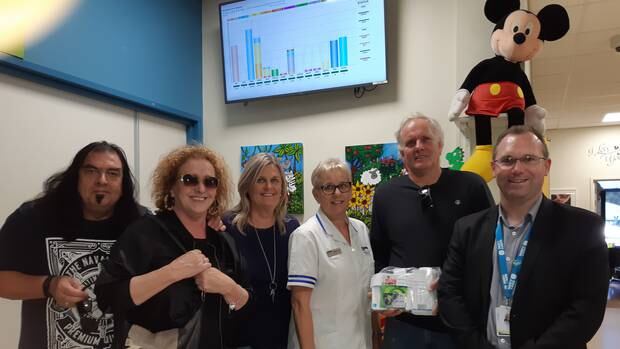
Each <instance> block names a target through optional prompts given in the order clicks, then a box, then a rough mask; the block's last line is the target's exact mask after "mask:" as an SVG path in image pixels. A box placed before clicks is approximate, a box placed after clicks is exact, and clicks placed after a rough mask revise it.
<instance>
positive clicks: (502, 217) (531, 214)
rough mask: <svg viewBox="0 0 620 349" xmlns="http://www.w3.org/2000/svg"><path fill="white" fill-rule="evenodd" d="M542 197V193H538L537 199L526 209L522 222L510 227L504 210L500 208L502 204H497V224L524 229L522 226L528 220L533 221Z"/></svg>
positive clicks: (528, 221) (527, 222)
mask: <svg viewBox="0 0 620 349" xmlns="http://www.w3.org/2000/svg"><path fill="white" fill-rule="evenodd" d="M542 198H543V196H542V194H540V197H539V198H538V200H536V202H534V204H533V205H532V207H530V209H529V210H528V211H527V214H526V215H525V217H524V219H523V222H522V223H521V225H519V226H518V227H512V226H510V225H508V224H507V222H508V220H506V218H505V215H504V211H503V210H502V205H498V207H499V218H498V219H497V222H498V224H501V225H502V227H503V228H504V229H511V230H516V231H519V232H522V231H524V230H525V229H524V228H526V227H527V225H528V224H529V223H530V222H534V220H535V219H536V215H537V214H538V209H539V208H540V204H541V203H542Z"/></svg>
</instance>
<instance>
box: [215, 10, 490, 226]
mask: <svg viewBox="0 0 620 349" xmlns="http://www.w3.org/2000/svg"><path fill="white" fill-rule="evenodd" d="M483 3H484V1H482V0H476V1H468V2H467V4H463V1H459V0H442V1H428V0H387V1H386V16H387V29H388V40H387V44H388V56H389V58H388V68H389V71H388V79H389V84H388V85H382V86H379V87H378V88H377V89H376V90H374V91H372V92H368V93H366V95H365V96H364V97H363V98H362V99H356V98H354V97H353V91H352V90H351V89H346V90H340V91H334V92H326V93H320V94H314V95H306V96H294V97H283V98H276V99H269V100H262V101H256V102H250V103H249V104H248V105H247V106H244V105H242V104H231V105H225V104H224V94H223V82H222V61H221V48H220V38H219V35H220V34H219V18H218V1H208V0H205V1H203V40H204V43H203V50H204V51H203V62H204V71H203V76H204V79H203V83H204V111H205V112H204V115H205V143H206V144H207V145H209V146H211V147H213V148H214V149H216V150H217V151H219V152H220V153H222V154H223V156H224V157H225V158H226V160H227V162H228V164H229V166H230V168H231V170H232V172H233V174H234V177H235V178H234V179H235V181H236V179H237V178H238V175H239V167H240V165H239V159H240V150H239V147H240V146H242V145H255V144H273V143H287V142H302V143H303V145H304V169H305V173H306V176H305V185H304V193H305V195H304V197H305V215H304V216H305V217H309V216H310V215H312V214H313V213H314V212H315V211H316V209H317V205H316V203H315V201H314V198H313V197H312V194H311V185H310V181H309V178H310V172H311V171H312V169H313V168H314V166H316V164H317V163H318V162H319V161H320V160H322V159H325V158H327V157H340V158H342V159H344V147H345V146H347V145H354V144H368V143H384V142H393V141H395V139H394V131H395V130H396V129H397V128H398V125H399V123H400V121H401V120H402V119H403V118H404V117H405V116H407V115H408V114H410V113H412V112H415V111H420V112H423V113H425V114H427V115H429V116H432V117H435V118H437V119H439V120H440V122H441V124H442V126H443V127H444V132H445V134H446V141H445V143H446V144H445V147H444V149H445V150H446V151H451V150H452V149H453V148H454V147H456V146H457V145H462V144H465V145H468V144H467V143H466V142H465V139H464V137H463V136H462V135H461V133H460V131H458V129H457V128H456V127H455V126H454V125H453V124H451V123H449V121H448V120H447V116H446V114H447V110H448V107H449V104H450V101H451V99H452V96H453V94H454V92H455V91H456V89H457V88H458V87H459V86H460V85H461V83H462V81H463V79H464V77H465V76H466V74H467V73H468V72H469V70H470V69H471V68H472V67H473V66H474V65H475V64H476V63H477V62H478V61H480V60H481V59H483V58H488V57H491V56H492V53H491V50H490V48H489V38H490V33H491V29H492V26H491V24H490V23H488V22H487V21H486V19H485V18H484V15H483ZM476 4H477V5H476ZM444 165H447V163H445V164H444Z"/></svg>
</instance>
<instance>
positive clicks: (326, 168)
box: [310, 158, 352, 189]
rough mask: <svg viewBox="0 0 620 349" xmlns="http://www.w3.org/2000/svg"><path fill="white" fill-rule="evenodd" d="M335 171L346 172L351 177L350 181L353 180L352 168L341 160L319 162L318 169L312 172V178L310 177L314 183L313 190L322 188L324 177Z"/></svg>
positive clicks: (333, 159) (331, 159)
mask: <svg viewBox="0 0 620 349" xmlns="http://www.w3.org/2000/svg"><path fill="white" fill-rule="evenodd" d="M334 170H338V171H344V172H345V173H346V174H347V176H348V177H349V180H351V178H352V175H351V168H350V167H349V165H348V164H347V163H345V162H343V161H342V160H340V159H336V158H329V159H327V160H323V161H321V162H319V164H318V165H316V167H315V168H314V170H313V171H312V177H310V181H311V182H312V188H313V189H318V188H320V187H321V185H322V183H321V182H320V181H321V178H323V175H325V173H327V172H330V171H334Z"/></svg>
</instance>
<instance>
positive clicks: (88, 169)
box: [81, 165, 122, 181]
mask: <svg viewBox="0 0 620 349" xmlns="http://www.w3.org/2000/svg"><path fill="white" fill-rule="evenodd" d="M81 170H82V174H83V175H84V176H86V177H95V178H101V175H105V177H106V179H107V180H109V181H113V180H117V179H120V178H121V175H122V170H121V169H120V168H108V169H104V168H98V167H95V166H92V165H84V166H82V167H81Z"/></svg>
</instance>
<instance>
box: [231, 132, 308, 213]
mask: <svg viewBox="0 0 620 349" xmlns="http://www.w3.org/2000/svg"><path fill="white" fill-rule="evenodd" d="M258 153H270V154H273V155H274V156H275V157H276V158H277V159H278V160H279V161H280V164H281V165H282V169H284V177H285V180H286V184H287V186H288V194H289V197H288V199H289V200H288V213H292V214H303V213H304V161H303V159H304V150H303V145H302V144H301V143H286V144H267V145H250V146H245V147H241V171H243V168H244V166H245V163H246V162H247V161H248V160H249V159H250V158H251V157H252V156H253V155H255V154H258Z"/></svg>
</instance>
